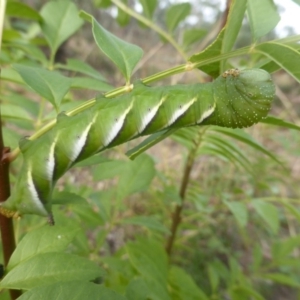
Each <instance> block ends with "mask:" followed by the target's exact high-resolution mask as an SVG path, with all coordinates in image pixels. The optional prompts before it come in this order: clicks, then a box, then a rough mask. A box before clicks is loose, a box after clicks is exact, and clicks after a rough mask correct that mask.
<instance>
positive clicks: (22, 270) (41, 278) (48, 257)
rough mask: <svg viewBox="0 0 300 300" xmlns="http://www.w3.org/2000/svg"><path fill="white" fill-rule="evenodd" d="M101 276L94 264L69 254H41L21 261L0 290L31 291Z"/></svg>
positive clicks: (3, 282)
mask: <svg viewBox="0 0 300 300" xmlns="http://www.w3.org/2000/svg"><path fill="white" fill-rule="evenodd" d="M102 274H103V271H102V270H101V269H100V268H99V266H97V265H96V264H95V263H93V262H91V261H90V260H88V259H86V258H82V257H80V256H76V255H73V254H70V253H68V254H67V253H57V252H55V253H53V252H50V253H42V254H38V255H36V256H34V257H31V258H30V259H27V260H25V261H23V262H22V263H20V264H18V265H17V266H16V267H15V268H13V269H12V270H11V271H10V272H9V273H8V274H7V275H6V276H5V277H4V278H3V280H2V281H1V284H0V287H1V288H8V289H24V290H28V289H32V288H34V287H37V286H41V285H46V284H51V283H55V282H63V281H71V280H86V281H89V280H94V279H95V278H98V277H99V276H101V275H102Z"/></svg>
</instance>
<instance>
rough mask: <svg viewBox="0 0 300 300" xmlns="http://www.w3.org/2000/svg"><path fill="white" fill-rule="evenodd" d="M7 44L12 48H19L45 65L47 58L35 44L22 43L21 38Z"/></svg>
mask: <svg viewBox="0 0 300 300" xmlns="http://www.w3.org/2000/svg"><path fill="white" fill-rule="evenodd" d="M7 46H9V47H10V48H14V49H21V50H22V51H24V52H25V53H27V54H28V56H29V57H30V58H34V59H36V60H38V61H39V62H41V64H42V65H47V63H48V60H47V57H46V55H45V53H44V52H43V51H42V50H41V49H40V48H39V47H37V46H36V45H32V44H27V43H24V41H22V40H16V41H13V42H10V43H9V44H8V45H7Z"/></svg>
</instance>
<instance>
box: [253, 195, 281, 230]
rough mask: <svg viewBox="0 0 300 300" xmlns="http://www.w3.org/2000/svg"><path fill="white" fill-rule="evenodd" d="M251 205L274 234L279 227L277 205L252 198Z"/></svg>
mask: <svg viewBox="0 0 300 300" xmlns="http://www.w3.org/2000/svg"><path fill="white" fill-rule="evenodd" d="M252 204H253V207H254V208H255V210H256V212H257V213H258V214H259V215H260V217H261V218H262V219H263V220H264V221H265V222H266V223H267V225H268V226H269V228H270V229H271V230H272V232H273V233H274V234H276V233H277V232H278V229H279V213H278V209H277V207H275V206H274V205H273V204H271V203H268V202H265V201H263V200H259V199H258V200H252Z"/></svg>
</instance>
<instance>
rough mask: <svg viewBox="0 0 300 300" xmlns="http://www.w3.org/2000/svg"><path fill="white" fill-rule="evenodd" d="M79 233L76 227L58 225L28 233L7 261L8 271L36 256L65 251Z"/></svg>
mask: <svg viewBox="0 0 300 300" xmlns="http://www.w3.org/2000/svg"><path fill="white" fill-rule="evenodd" d="M79 231H80V228H78V227H76V226H73V227H65V226H63V227H62V226H59V225H56V226H52V227H50V226H48V225H47V226H44V227H41V228H39V229H37V230H34V231H30V232H29V233H27V234H26V235H25V236H24V237H23V239H22V240H21V241H20V242H19V243H18V245H17V248H16V249H15V251H14V252H13V254H12V256H11V258H10V260H9V264H8V267H7V268H8V270H11V269H12V268H14V267H15V266H16V265H18V264H19V263H22V262H24V261H26V260H28V259H30V258H32V257H34V256H35V255H37V254H41V253H47V252H60V251H63V250H65V249H66V248H67V246H68V245H69V244H70V243H71V241H72V240H73V238H74V237H75V236H76V234H77V233H78V232H79ZM53 255H55V254H53Z"/></svg>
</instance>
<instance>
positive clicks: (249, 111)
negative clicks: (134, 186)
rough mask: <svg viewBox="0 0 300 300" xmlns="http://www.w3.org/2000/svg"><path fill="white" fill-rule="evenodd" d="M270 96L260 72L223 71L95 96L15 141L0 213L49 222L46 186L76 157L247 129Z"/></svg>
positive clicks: (269, 87)
mask: <svg viewBox="0 0 300 300" xmlns="http://www.w3.org/2000/svg"><path fill="white" fill-rule="evenodd" d="M274 94H275V86H274V84H273V82H272V79H271V76H270V74H269V73H267V72H266V71H264V70H261V69H248V70H243V71H239V70H237V69H231V70H228V71H226V72H224V73H223V74H222V75H221V76H219V77H218V78H217V79H216V80H215V81H214V82H211V83H204V84H200V83H198V84H191V85H174V86H162V87H148V86H146V85H144V84H142V83H141V82H137V83H136V84H134V88H133V90H132V92H130V93H128V94H125V95H122V96H119V97H116V98H113V99H107V98H105V97H103V96H100V97H99V98H98V99H97V100H96V102H95V104H94V105H93V106H92V107H91V108H89V109H87V110H85V111H83V112H81V113H79V114H77V115H74V116H71V117H69V116H66V115H64V114H60V115H58V117H57V122H56V125H55V126H54V127H53V128H52V129H51V130H49V131H48V132H47V133H46V134H44V135H43V136H41V137H40V138H38V139H36V140H33V141H29V140H26V139H25V140H24V139H23V140H22V141H21V142H20V149H21V152H22V154H23V165H22V168H21V171H20V174H19V176H18V179H17V182H16V184H15V186H14V190H13V193H12V195H11V196H10V197H9V199H8V200H7V201H6V202H4V203H2V204H1V206H0V212H1V213H2V214H4V215H6V216H21V215H23V214H35V215H40V216H44V217H48V220H49V222H50V223H53V219H52V214H51V197H52V191H53V188H54V186H55V183H56V182H57V180H58V179H59V178H60V177H61V176H62V175H63V174H64V173H65V172H66V171H67V170H69V169H70V168H71V167H72V166H73V165H74V164H76V163H77V162H79V161H81V160H84V159H86V158H88V157H90V156H91V155H94V154H96V153H98V152H100V151H103V150H105V149H107V148H111V147H114V146H116V145H119V144H122V143H124V142H126V141H129V140H131V139H134V138H137V137H139V136H144V135H149V134H152V133H155V132H159V131H161V130H164V129H167V128H181V127H186V126H196V125H218V126H223V127H231V128H242V127H249V126H251V125H253V124H255V123H257V122H259V121H260V120H261V119H262V118H265V117H266V116H267V114H268V112H269V110H270V107H271V103H272V100H273V98H274Z"/></svg>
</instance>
